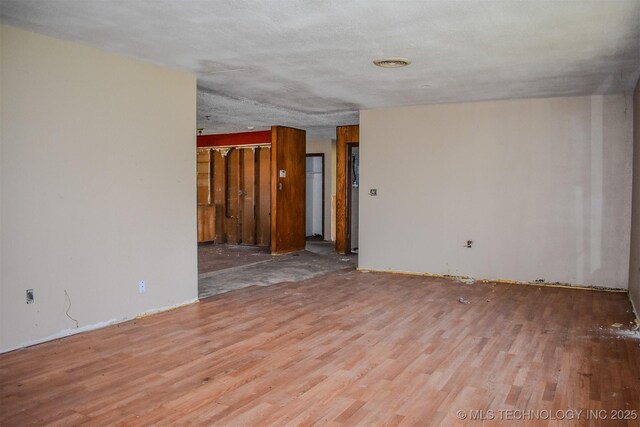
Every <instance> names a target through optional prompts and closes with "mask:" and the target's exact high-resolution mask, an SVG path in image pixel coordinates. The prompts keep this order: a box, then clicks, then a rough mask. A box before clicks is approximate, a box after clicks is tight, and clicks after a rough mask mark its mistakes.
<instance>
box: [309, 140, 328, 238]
mask: <svg viewBox="0 0 640 427" xmlns="http://www.w3.org/2000/svg"><path fill="white" fill-rule="evenodd" d="M307 157H320V159H322V240H324V233H325V223H324V209H325V206H324V204H325V199H324V190H325V188H324V174H325V170H324V153H307V154H305V166H306V159H307ZM305 234H306V233H305Z"/></svg>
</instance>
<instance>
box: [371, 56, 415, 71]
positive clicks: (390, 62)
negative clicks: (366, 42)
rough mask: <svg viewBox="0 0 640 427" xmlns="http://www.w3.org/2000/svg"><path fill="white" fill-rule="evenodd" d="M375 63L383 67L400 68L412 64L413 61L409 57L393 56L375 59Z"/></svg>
mask: <svg viewBox="0 0 640 427" xmlns="http://www.w3.org/2000/svg"><path fill="white" fill-rule="evenodd" d="M373 63H374V64H375V65H377V66H378V67H382V68H400V67H406V66H407V65H409V64H411V61H409V60H408V59H407V58H399V57H392V58H383V59H376V60H375V61H373Z"/></svg>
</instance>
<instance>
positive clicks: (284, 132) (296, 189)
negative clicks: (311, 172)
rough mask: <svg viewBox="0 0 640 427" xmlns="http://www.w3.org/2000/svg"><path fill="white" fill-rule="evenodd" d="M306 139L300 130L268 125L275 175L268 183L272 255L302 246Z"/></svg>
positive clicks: (301, 247)
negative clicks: (269, 184)
mask: <svg viewBox="0 0 640 427" xmlns="http://www.w3.org/2000/svg"><path fill="white" fill-rule="evenodd" d="M306 138H307V137H306V132H305V131H304V130H300V129H294V128H289V127H284V126H273V127H272V128H271V149H272V152H271V170H272V171H273V173H274V174H275V176H274V179H273V180H272V182H271V194H272V198H271V212H272V216H273V217H272V221H271V235H272V236H273V239H272V240H271V253H273V254H277V253H286V252H292V251H297V250H301V249H304V247H305V243H306V240H305V220H306V218H305V208H306V206H305V204H306V191H307V181H306V180H307V174H306ZM281 171H282V172H283V174H284V176H281V175H280V172H281Z"/></svg>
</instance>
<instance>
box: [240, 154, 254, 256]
mask: <svg viewBox="0 0 640 427" xmlns="http://www.w3.org/2000/svg"><path fill="white" fill-rule="evenodd" d="M255 150H256V149H255V148H243V149H241V150H239V151H240V176H241V182H240V187H241V188H240V208H241V215H240V230H241V236H242V237H241V238H242V243H243V244H246V245H255V243H256V210H255V185H256V175H255V172H256V158H255Z"/></svg>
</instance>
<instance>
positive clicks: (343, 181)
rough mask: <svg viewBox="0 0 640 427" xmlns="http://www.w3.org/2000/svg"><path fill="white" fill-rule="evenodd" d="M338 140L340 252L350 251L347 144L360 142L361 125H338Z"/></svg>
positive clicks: (337, 194) (337, 238) (337, 189)
mask: <svg viewBox="0 0 640 427" xmlns="http://www.w3.org/2000/svg"><path fill="white" fill-rule="evenodd" d="M336 140H337V144H336V145H337V147H336V149H337V153H336V154H337V158H338V159H337V163H338V165H337V170H336V251H337V252H338V253H340V254H345V253H349V252H350V249H349V248H347V225H348V221H347V214H348V212H347V188H348V187H347V179H348V174H347V144H358V143H359V142H360V127H359V126H358V125H353V126H338V127H337V128H336Z"/></svg>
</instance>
